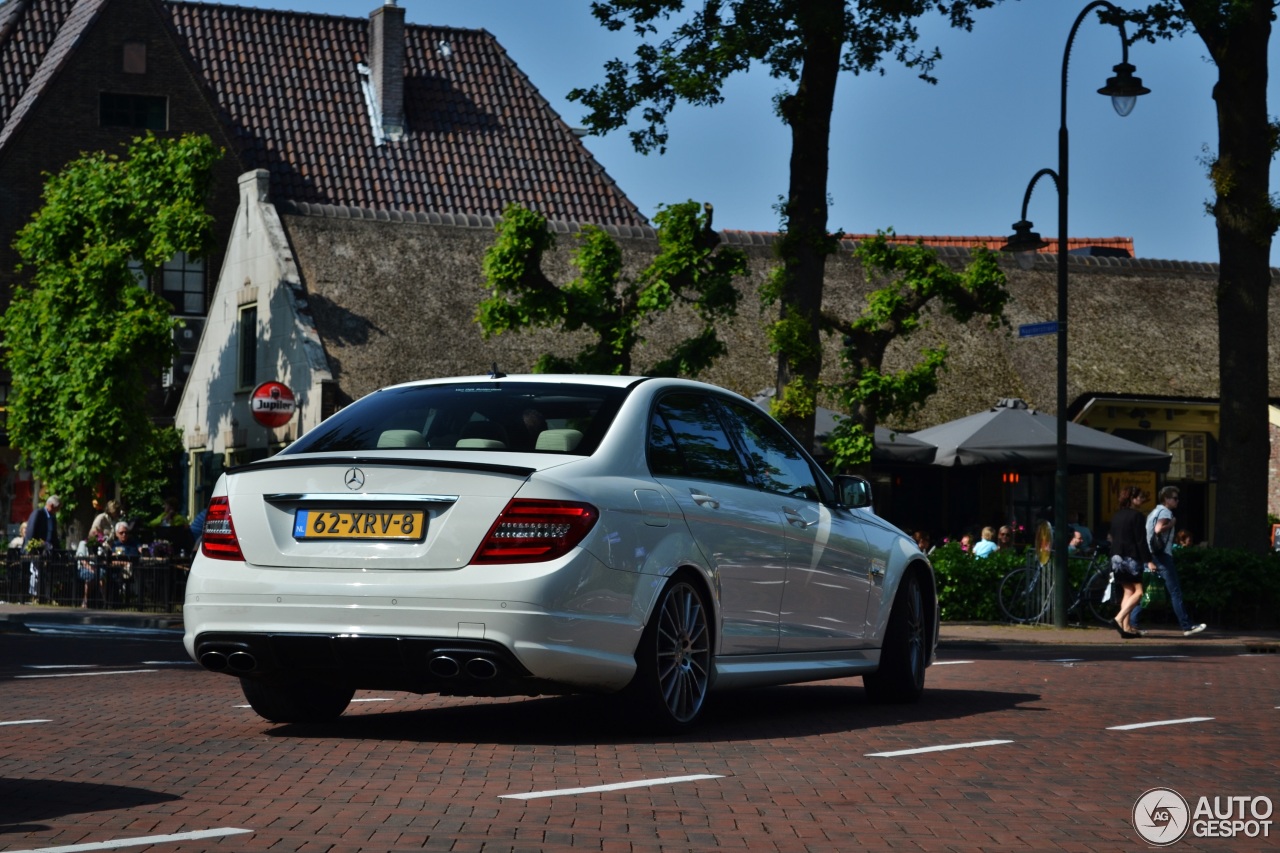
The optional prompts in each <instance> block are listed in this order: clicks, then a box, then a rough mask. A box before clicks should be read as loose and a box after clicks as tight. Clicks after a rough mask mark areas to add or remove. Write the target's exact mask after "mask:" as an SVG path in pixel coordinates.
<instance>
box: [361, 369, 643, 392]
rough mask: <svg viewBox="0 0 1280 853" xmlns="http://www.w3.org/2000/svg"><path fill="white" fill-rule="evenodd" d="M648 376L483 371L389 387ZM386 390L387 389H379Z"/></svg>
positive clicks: (617, 380) (619, 381)
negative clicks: (469, 374)
mask: <svg viewBox="0 0 1280 853" xmlns="http://www.w3.org/2000/svg"><path fill="white" fill-rule="evenodd" d="M648 378H649V377H647V376H611V375H606V374H600V375H595V374H588V373H512V374H500V375H498V376H494V375H492V374H487V373H483V374H480V375H477V376H442V377H438V378H434V379H415V380H413V381H411V382H400V383H398V384H396V385H389V386H387V388H412V387H415V386H419V385H450V384H454V383H459V382H534V383H544V384H548V385H552V384H555V385H565V384H568V385H607V386H610V387H613V388H628V387H630V386H632V385H634V384H635V383H637V382H643V381H645V380H646V379H648ZM379 390H386V389H379Z"/></svg>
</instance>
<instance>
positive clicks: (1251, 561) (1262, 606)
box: [1143, 547, 1280, 629]
mask: <svg viewBox="0 0 1280 853" xmlns="http://www.w3.org/2000/svg"><path fill="white" fill-rule="evenodd" d="M1174 560H1175V561H1176V565H1177V567H1178V579H1179V580H1180V581H1182V598H1183V600H1184V601H1185V602H1186V606H1187V615H1188V616H1190V617H1191V618H1192V619H1194V620H1195V621H1197V622H1207V623H1209V624H1210V625H1211V626H1213V627H1214V628H1244V629H1274V628H1280V554H1277V553H1275V552H1268V553H1266V554H1263V555H1258V554H1252V553H1249V552H1248V551H1236V550H1229V549H1226V548H1199V547H1197V548H1183V549H1181V550H1179V551H1178V552H1177V553H1175V554H1174ZM1152 611H1153V616H1154V617H1155V618H1157V619H1159V618H1161V617H1160V614H1161V612H1162V611H1163V612H1167V613H1168V619H1169V620H1170V621H1172V620H1173V613H1172V611H1171V610H1170V608H1169V605H1168V604H1162V605H1159V606H1158V607H1155V608H1152ZM1143 618H1144V619H1145V618H1146V617H1145V616H1144V617H1143Z"/></svg>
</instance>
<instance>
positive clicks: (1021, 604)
mask: <svg viewBox="0 0 1280 853" xmlns="http://www.w3.org/2000/svg"><path fill="white" fill-rule="evenodd" d="M1047 526H1048V525H1047V524H1045V525H1042V527H1047ZM1036 541H1037V547H1036V550H1035V551H1034V552H1033V553H1032V554H1030V555H1028V558H1027V565H1025V566H1020V567H1019V568H1016V569H1014V570H1013V571H1011V572H1009V573H1008V574H1007V575H1005V576H1004V577H1003V578H1002V579H1001V581H1000V588H999V591H998V593H997V600H998V601H999V604H1000V612H1001V613H1003V614H1004V616H1005V618H1006V619H1008V620H1009V621H1010V622H1018V623H1023V624H1025V623H1030V622H1040V621H1043V620H1044V618H1045V616H1046V615H1047V614H1048V613H1049V610H1050V607H1051V605H1052V603H1053V572H1052V571H1051V570H1050V565H1049V555H1050V552H1051V551H1052V547H1051V546H1052V535H1048V536H1046V535H1045V534H1044V532H1043V531H1041V532H1039V533H1037V536H1036ZM1068 567H1070V564H1069V563H1068ZM1069 570H1070V569H1068V571H1069ZM1070 582H1071V581H1070V578H1069V577H1068V579H1067V583H1068V584H1070ZM1110 586H1111V557H1110V555H1109V554H1107V553H1106V550H1105V549H1104V548H1102V547H1099V548H1098V550H1097V552H1096V553H1095V554H1094V555H1093V556H1092V557H1091V558H1090V559H1089V562H1088V564H1087V565H1086V566H1085V570H1084V579H1083V581H1082V582H1081V584H1080V586H1078V587H1076V588H1075V589H1074V597H1070V596H1069V603H1068V605H1067V613H1071V612H1073V611H1074V612H1077V613H1078V614H1079V617H1080V618H1079V619H1078V621H1077V624H1082V623H1083V622H1084V620H1085V611H1086V610H1087V611H1088V612H1089V613H1090V614H1092V615H1093V618H1095V619H1097V620H1098V622H1099V623H1101V624H1103V625H1112V624H1114V621H1113V620H1114V619H1115V616H1116V614H1117V613H1119V612H1120V600H1119V599H1120V597H1119V596H1118V595H1117V594H1115V592H1114V591H1113V592H1112V594H1111V595H1110V596H1107V595H1106V593H1107V590H1108V589H1109V588H1110ZM1071 591H1072V590H1071V587H1070V586H1068V593H1071ZM1104 597H1106V598H1107V600H1106V601H1103V598H1104Z"/></svg>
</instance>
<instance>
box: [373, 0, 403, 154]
mask: <svg viewBox="0 0 1280 853" xmlns="http://www.w3.org/2000/svg"><path fill="white" fill-rule="evenodd" d="M369 80H370V82H371V83H372V84H373V95H374V97H375V98H377V108H378V115H379V116H381V117H382V131H383V133H384V134H385V135H386V137H387V138H388V139H391V140H396V139H400V138H401V137H402V136H403V135H404V9H402V8H401V7H399V6H397V5H396V2H395V0H387V2H386V5H384V6H382V7H381V8H379V9H375V10H374V11H373V13H372V14H370V15H369Z"/></svg>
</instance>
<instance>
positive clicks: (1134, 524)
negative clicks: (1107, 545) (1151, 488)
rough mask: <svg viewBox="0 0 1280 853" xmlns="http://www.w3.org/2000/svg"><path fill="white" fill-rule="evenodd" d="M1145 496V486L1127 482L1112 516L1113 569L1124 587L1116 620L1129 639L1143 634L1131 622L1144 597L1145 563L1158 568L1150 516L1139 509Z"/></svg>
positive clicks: (1121, 632) (1117, 579)
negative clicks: (1149, 531)
mask: <svg viewBox="0 0 1280 853" xmlns="http://www.w3.org/2000/svg"><path fill="white" fill-rule="evenodd" d="M1146 500H1147V493H1146V492H1144V491H1143V490H1142V489H1140V488H1138V487H1137V486H1125V487H1124V488H1122V489H1121V490H1120V508H1119V509H1117V510H1116V512H1115V515H1113V516H1111V573H1112V576H1113V577H1114V578H1115V581H1116V583H1118V584H1120V588H1121V589H1122V590H1124V592H1123V593H1122V595H1121V597H1120V612H1119V613H1118V614H1116V618H1115V622H1116V630H1117V631H1119V632H1120V636H1121V637H1124V638H1125V639H1126V640H1131V639H1133V638H1134V637H1141V636H1142V634H1141V633H1140V632H1138V631H1135V630H1133V626H1132V625H1130V624H1129V614H1130V613H1131V612H1132V611H1133V608H1135V607H1137V606H1138V604H1139V603H1140V602H1141V601H1142V567H1143V566H1147V567H1149V568H1150V569H1151V570H1152V571H1155V568H1156V564H1155V561H1154V560H1153V559H1152V557H1151V549H1150V548H1149V547H1148V546H1147V519H1146V516H1144V515H1143V514H1142V512H1141V510H1140V509H1139V507H1141V506H1142V504H1143V503H1145V502H1146Z"/></svg>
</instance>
